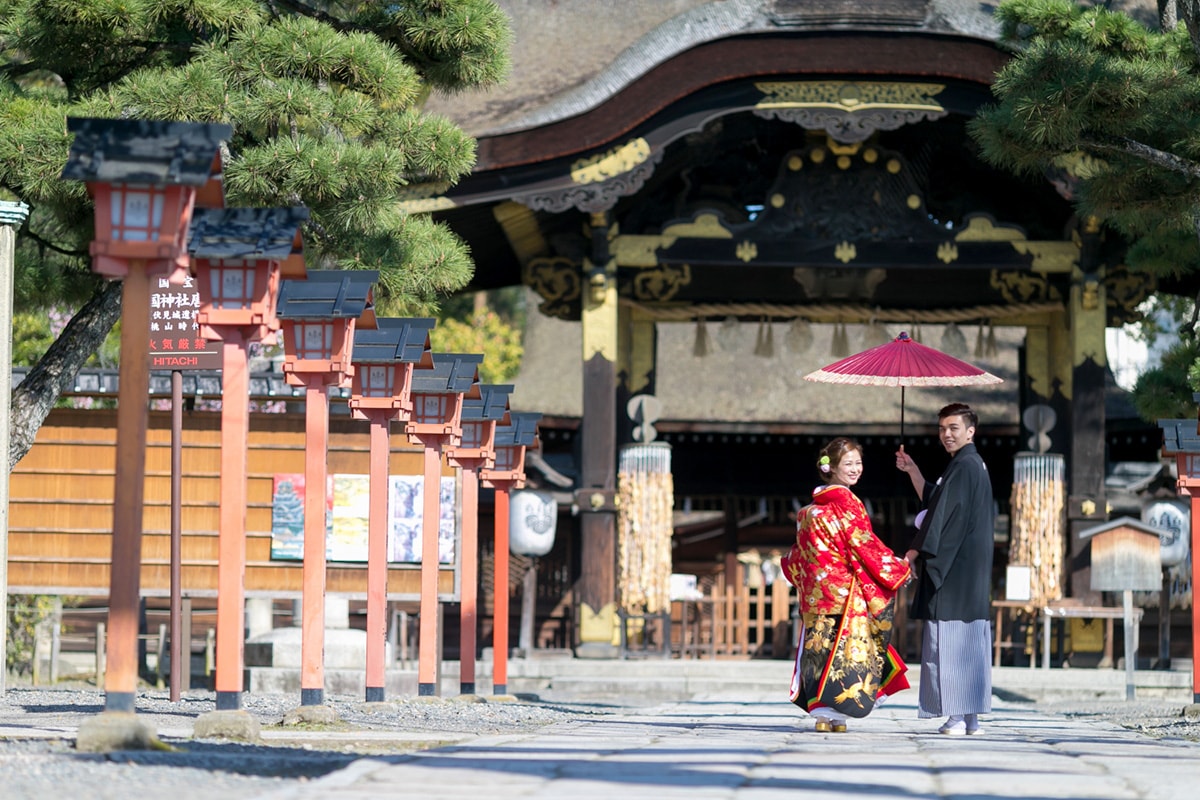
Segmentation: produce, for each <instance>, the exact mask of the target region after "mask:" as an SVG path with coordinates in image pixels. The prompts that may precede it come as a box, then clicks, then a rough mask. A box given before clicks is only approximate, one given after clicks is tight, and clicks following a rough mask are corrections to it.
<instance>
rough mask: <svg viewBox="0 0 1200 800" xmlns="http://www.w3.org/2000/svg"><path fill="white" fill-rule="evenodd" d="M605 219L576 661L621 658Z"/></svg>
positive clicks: (588, 263)
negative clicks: (618, 654) (617, 637)
mask: <svg viewBox="0 0 1200 800" xmlns="http://www.w3.org/2000/svg"><path fill="white" fill-rule="evenodd" d="M609 235H610V228H609V226H608V218H607V215H606V214H603V213H598V214H593V215H592V257H591V258H590V259H588V260H585V261H584V273H585V274H584V290H583V312H582V319H583V422H582V438H583V442H582V455H581V459H580V461H581V464H580V466H581V473H582V474H581V476H580V483H581V488H580V494H579V496H580V498H581V502H580V503H579V512H580V513H579V531H580V542H581V547H582V548H583V550H582V567H581V570H580V577H579V592H578V598H579V600H578V602H579V608H578V616H579V625H578V626H577V627H576V630H577V631H578V642H577V645H576V648H575V654H576V656H577V657H579V658H612V657H614V656H616V654H617V646H616V644H615V640H616V632H617V586H616V541H617V523H616V515H615V514H614V513H613V504H612V498H613V495H614V493H615V490H616V477H617V464H616V461H617V443H616V429H617V414H616V388H617V387H616V363H617V322H618V315H617V275H616V263H615V261H613V259H612V258H611V257H610V255H609V249H608V247H609Z"/></svg>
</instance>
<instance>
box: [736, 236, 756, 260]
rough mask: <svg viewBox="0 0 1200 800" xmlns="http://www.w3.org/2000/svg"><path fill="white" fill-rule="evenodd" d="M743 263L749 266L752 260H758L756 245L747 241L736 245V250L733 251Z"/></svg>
mask: <svg viewBox="0 0 1200 800" xmlns="http://www.w3.org/2000/svg"><path fill="white" fill-rule="evenodd" d="M733 252H734V255H736V256H737V257H738V258H739V259H741V260H742V261H743V262H745V263H747V264H749V263H750V262H751V261H753V260H754V259H756V258H758V245H756V244H755V243H754V242H752V241H750V240H749V239H747V240H744V241H742V242H739V243H738V246H737V249H736V250H734V251H733Z"/></svg>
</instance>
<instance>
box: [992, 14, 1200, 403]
mask: <svg viewBox="0 0 1200 800" xmlns="http://www.w3.org/2000/svg"><path fill="white" fill-rule="evenodd" d="M1158 12H1159V18H1158V25H1157V26H1153V24H1151V25H1149V26H1148V25H1147V24H1144V23H1143V22H1142V21H1140V20H1136V19H1134V18H1132V17H1131V16H1129V15H1128V14H1125V13H1122V12H1119V11H1111V10H1109V9H1108V8H1107V7H1106V6H1105V5H1101V4H1082V3H1075V2H1070V0H1005V2H1003V3H1001V4H1000V5H999V6H998V7H997V9H996V12H995V14H996V18H997V19H998V20H999V21H1000V23H1001V26H1002V33H1003V37H1004V39H1005V41H1007V42H1008V43H1010V44H1011V45H1012V46H1013V47H1014V48H1015V50H1016V54H1015V56H1014V58H1013V59H1012V60H1011V61H1010V62H1009V63H1008V64H1007V65H1006V66H1005V67H1004V68H1003V69H1002V70H1001V71H1000V72H999V74H998V75H997V77H996V81H995V83H994V85H993V87H992V88H993V91H994V93H995V95H996V97H997V98H998V103H997V104H995V105H994V106H991V107H988V108H985V109H983V110H981V111H980V113H979V114H978V115H977V116H976V118H975V119H974V120H972V122H971V125H970V132H971V135H972V136H973V137H974V139H975V140H976V141H977V142H978V144H979V145H980V148H981V150H982V154H983V156H984V158H985V159H987V160H989V161H991V162H992V163H993V164H996V165H997V166H1000V167H1003V168H1006V169H1009V170H1012V171H1014V172H1017V173H1022V174H1033V175H1038V174H1041V175H1046V176H1047V177H1049V178H1050V179H1052V180H1054V181H1055V182H1056V185H1058V186H1059V190H1060V192H1061V193H1063V194H1064V196H1067V197H1068V198H1069V199H1071V200H1072V201H1073V202H1075V203H1076V206H1077V208H1078V211H1079V213H1080V214H1081V215H1087V216H1093V217H1096V218H1097V219H1099V220H1101V221H1102V222H1103V223H1104V224H1105V225H1106V226H1107V227H1108V228H1109V229H1110V230H1112V231H1114V232H1116V233H1117V234H1119V235H1120V236H1121V237H1123V238H1124V240H1125V242H1126V243H1127V244H1128V250H1127V252H1126V261H1127V263H1128V264H1129V266H1130V267H1132V268H1134V269H1140V270H1143V271H1145V272H1146V273H1148V274H1150V275H1158V276H1170V277H1174V278H1179V277H1183V276H1186V275H1188V274H1192V273H1196V272H1197V271H1200V0H1159V2H1158ZM1194 323H1195V320H1193V326H1194ZM1184 349H1186V350H1189V352H1191V351H1194V347H1192V346H1191V345H1189V344H1186V343H1185V345H1184ZM1182 372H1183V371H1181V370H1179V369H1176V370H1175V371H1174V374H1175V375H1176V376H1178V375H1179V374H1182ZM1192 374H1193V376H1194V377H1193V380H1200V362H1197V365H1196V367H1195V368H1194V369H1193V370H1192ZM1163 379H1164V376H1153V379H1151V380H1147V381H1145V382H1143V383H1141V384H1139V388H1137V389H1135V391H1134V394H1135V403H1137V405H1138V406H1139V408H1140V409H1141V410H1142V411H1143V413H1151V412H1150V411H1149V410H1150V409H1151V408H1155V409H1156V411H1161V410H1162V409H1161V402H1157V403H1156V402H1153V400H1154V399H1153V398H1142V399H1139V398H1138V397H1137V396H1138V395H1140V394H1143V393H1145V392H1151V393H1153V392H1155V391H1156V389H1155V388H1154V387H1156V386H1159V384H1161V382H1162V380H1163ZM1143 386H1144V388H1143ZM1195 388H1200V383H1197V384H1195ZM1161 399H1162V398H1159V400H1161ZM1143 400H1144V402H1143Z"/></svg>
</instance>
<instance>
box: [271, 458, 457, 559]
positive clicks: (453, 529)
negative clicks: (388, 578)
mask: <svg viewBox="0 0 1200 800" xmlns="http://www.w3.org/2000/svg"><path fill="white" fill-rule="evenodd" d="M304 483H305V481H304V473H292V472H287V473H277V474H276V475H275V482H274V491H273V494H272V498H271V558H272V559H273V560H279V561H302V560H303V559H304V496H305V485H304ZM424 487H425V479H424V477H423V476H420V475H392V476H390V478H389V480H388V518H387V525H388V529H387V540H388V543H387V552H388V561H389V562H391V563H419V562H420V561H421V541H422V535H421V534H422V517H423V503H422V499H423V492H424ZM370 495H371V492H370V476H367V475H355V474H337V475H331V476H329V486H328V491H327V492H326V500H325V505H326V508H325V513H326V526H325V558H326V559H328V560H329V561H341V562H359V563H366V560H367V539H368V531H369V521H370ZM456 502H457V497H456V484H455V479H454V478H453V477H446V476H443V477H442V480H441V496H440V499H439V511H440V515H439V516H440V524H439V526H438V562H439V563H442V564H452V563H454V550H455V535H456V533H457V513H456V511H457V505H456Z"/></svg>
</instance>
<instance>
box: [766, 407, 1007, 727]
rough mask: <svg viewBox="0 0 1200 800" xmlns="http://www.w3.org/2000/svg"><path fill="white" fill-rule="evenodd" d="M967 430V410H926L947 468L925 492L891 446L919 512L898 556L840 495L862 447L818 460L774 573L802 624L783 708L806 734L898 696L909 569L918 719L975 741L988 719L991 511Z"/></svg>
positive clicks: (853, 475) (846, 445)
mask: <svg viewBox="0 0 1200 800" xmlns="http://www.w3.org/2000/svg"><path fill="white" fill-rule="evenodd" d="M978 425H979V420H978V417H977V415H976V414H975V412H974V411H973V410H972V409H971V408H970V407H969V406H967V405H964V404H962V403H953V404H951V405H948V406H946V407H945V408H943V409H942V410H941V411H940V412H938V438H939V440H940V441H941V443H942V446H943V447H944V448H945V449H946V452H947V453H949V454H950V457H951V460H950V464H949V466H948V467H947V469H946V471H945V472H944V473H943V475H942V476H941V477H940V478H938V479H937V481H936V482H927V481H926V480H925V478H924V476H923V475H922V474H921V471H920V469H918V468H917V465H916V463H915V462H914V461H913V460H912V458H911V457H910V456H909V455H908V454H907V453H905V452H904V447H903V446H901V447H900V449H899V451H898V452H897V453H896V468H897V469H899V470H901V471H902V472H904V473H906V474H907V475H908V476H909V478H910V479H911V480H912V484H913V489H914V490H915V491H916V493H917V495H918V496H919V497H920V498H921V501H922V504H923V505H924V507H925V509H924V511H923V512H922V513H921V514H919V515H918V517H917V523H916V524H917V533H916V536H915V538H914V540H913V543H912V545H911V547H910V548H909V550H908V551H907V552H906V553H905V555H904V557H903V558H901V557H898V556H896V555H895V554H893V553H892V551H891V549H890V548H888V547H887V546H886V545H884V544H883V542H881V541H880V540H879V539H878V537H876V536H875V533H874V531H873V530H872V528H871V521H870V519H869V517H868V516H867V512H866V508H865V507H864V506H863V504H862V501H860V500H859V499H858V498H857V497H856V496H855V495H854V493H853V492H852V491H851V487H853V486H854V485H855V484H856V483H858V480H859V478H861V477H862V449H861V448H860V447H859V446H858V445H857V444H856V443H854V442H853V441H851V440H849V439H845V438H839V439H834V440H833V441H832V442H830V443H829V444H828V445H826V446H825V448H824V449H823V450H822V451H821V456H820V459H819V460H818V462H817V463H818V470H819V471H820V473H821V477H822V479H823V480H824V482H825V485H824V486H821V487H819V488H817V489H816V490H815V491H814V492H813V502H812V504H811V505H808V506H805V507H804V508H803V509H801V511H800V513H799V515H798V519H797V526H796V543H795V545H793V547H792V549H791V550H790V551H789V553H788V554H787V556H785V557H784V560H783V567H784V574H785V575H786V576H787V579H788V581H789V582H790V583H792V584H793V585H794V586H796V587H797V589H798V590H799V602H800V614H801V619H802V623H803V627H802V632H801V637H800V648H799V651H798V653H797V658H796V668H795V672H794V673H793V677H792V689H791V699H792V702H794V703H795V704H797V705H799V706H801V707H802V708H804V709H806V710H807V711H808V712H809V713H810V714H811V715H812V716H813V717H815V718H816V730H818V731H834V732H836V731H845V730H846V720H847V718H849V717H865V716H866V715H867V714H869V713H870V712H871V709H872V708H874V706H875V705H876V704H877V703H878V702H879V699H880V698H882V697H885V696H887V695H890V694H893V693H895V692H897V691H900V690H901V689H906V688H908V681H907V679H906V678H905V674H904V673H905V671H906V667H905V665H904V662H903V661H902V660H901V659H900V656H899V654H897V653H896V651H895V650H894V649H893V648H892V646H891V636H892V621H893V619H894V616H895V603H896V593H897V592H898V591H899V589H900V588H901V587H902V586H903V585H904V584H905V583H906V582H907V581H908V580H910V579H911V578H913V577H914V572H913V568H914V566H915V567H916V568H917V573H918V576H917V586H916V589H915V592H914V597H913V602H912V607H911V609H910V616H911V617H912V618H913V619H919V620H923V621H924V622H925V624H924V627H923V632H922V640H921V687H920V692H919V695H918V717H920V718H921V719H928V718H931V717H941V716H945V717H946V721H945V722H944V723H943V724H942V726H941V727H940V728H939V729H938V732H939V733H943V734H948V735H951V736H956V735H964V734H965V735H975V734H979V733H982V732H983V729H982V728H981V727H980V724H979V715H980V714H981V713H986V712H988V711H990V710H991V690H992V685H991V663H990V658H989V657H990V650H991V628H990V621H989V618H990V603H991V573H992V556H993V548H994V543H993V527H994V522H995V513H996V512H995V504H994V502H993V497H992V488H991V480H990V478H989V477H988V473H987V467H986V465H985V464H984V463H983V459H982V458H980V456H979V453H978V451H977V450H976V449H975V444H974V437H975V430H976V428H977V427H978Z"/></svg>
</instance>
